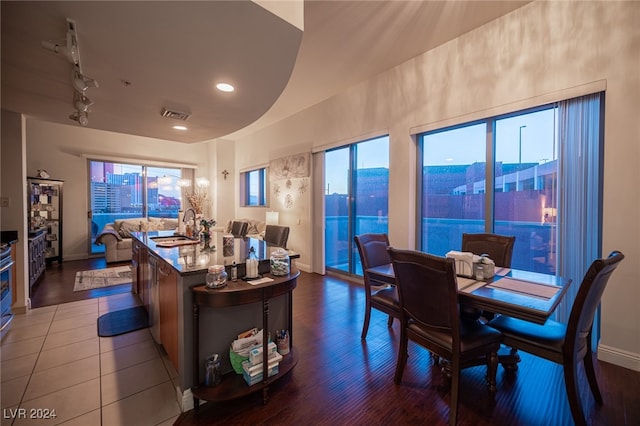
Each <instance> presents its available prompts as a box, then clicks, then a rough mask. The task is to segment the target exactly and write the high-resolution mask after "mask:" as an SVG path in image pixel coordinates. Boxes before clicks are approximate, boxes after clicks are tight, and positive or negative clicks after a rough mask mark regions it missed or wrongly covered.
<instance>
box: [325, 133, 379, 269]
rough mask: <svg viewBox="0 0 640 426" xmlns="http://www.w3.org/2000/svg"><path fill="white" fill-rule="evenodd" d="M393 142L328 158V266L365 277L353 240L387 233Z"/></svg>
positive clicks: (336, 151) (366, 144)
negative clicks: (356, 237)
mask: <svg viewBox="0 0 640 426" xmlns="http://www.w3.org/2000/svg"><path fill="white" fill-rule="evenodd" d="M388 194H389V137H388V136H383V137H380V138H376V139H371V140H367V141H363V142H359V143H355V144H352V145H348V146H345V147H341V148H337V149H334V150H331V151H327V152H326V153H325V196H324V197H325V266H326V267H327V268H328V269H331V270H335V271H340V272H344V273H348V274H356V275H362V265H361V264H360V258H359V256H358V251H357V249H356V247H355V243H354V241H353V237H354V236H355V235H359V234H364V233H388V215H389V202H388V198H389V197H388Z"/></svg>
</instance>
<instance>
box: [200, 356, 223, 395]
mask: <svg viewBox="0 0 640 426" xmlns="http://www.w3.org/2000/svg"><path fill="white" fill-rule="evenodd" d="M221 381H222V372H221V367H220V355H218V354H213V355H210V356H208V357H207V361H206V362H205V373H204V385H205V386H209V387H211V386H216V385H219V384H220V382H221Z"/></svg>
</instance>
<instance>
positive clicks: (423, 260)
mask: <svg viewBox="0 0 640 426" xmlns="http://www.w3.org/2000/svg"><path fill="white" fill-rule="evenodd" d="M387 251H388V252H389V256H390V257H391V262H392V263H393V270H394V274H395V277H396V286H397V287H398V296H399V300H400V307H401V309H402V311H403V321H406V320H408V319H412V320H414V321H417V322H419V323H420V324H422V325H423V326H426V327H428V328H430V329H433V330H434V331H440V332H443V333H451V335H452V336H453V339H454V340H453V341H454V342H457V341H459V337H460V334H459V333H460V329H459V319H458V318H459V316H460V314H459V307H458V288H457V284H456V272H455V261H454V260H453V259H449V258H445V257H440V256H433V255H430V254H427V253H422V252H419V251H414V250H398V249H394V248H393V247H389V248H388V249H387ZM455 346H456V345H455V344H454V345H453V350H454V351H455Z"/></svg>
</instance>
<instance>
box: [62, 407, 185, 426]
mask: <svg viewBox="0 0 640 426" xmlns="http://www.w3.org/2000/svg"><path fill="white" fill-rule="evenodd" d="M100 418H101V412H100V410H93V411H90V412H88V413H86V414H83V415H81V416H79V417H75V418H73V419H71V420H69V421H66V422H64V423H60V424H61V425H64V426H100ZM176 419H177V417H176ZM105 426H108V425H105Z"/></svg>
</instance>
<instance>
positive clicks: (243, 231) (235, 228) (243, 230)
mask: <svg viewBox="0 0 640 426" xmlns="http://www.w3.org/2000/svg"><path fill="white" fill-rule="evenodd" d="M248 229H249V224H248V223H247V222H240V221H236V220H234V221H233V222H232V223H231V233H232V234H233V236H234V237H236V238H244V237H246V236H247V230H248Z"/></svg>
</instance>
